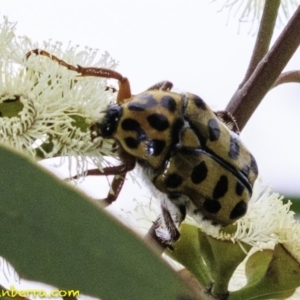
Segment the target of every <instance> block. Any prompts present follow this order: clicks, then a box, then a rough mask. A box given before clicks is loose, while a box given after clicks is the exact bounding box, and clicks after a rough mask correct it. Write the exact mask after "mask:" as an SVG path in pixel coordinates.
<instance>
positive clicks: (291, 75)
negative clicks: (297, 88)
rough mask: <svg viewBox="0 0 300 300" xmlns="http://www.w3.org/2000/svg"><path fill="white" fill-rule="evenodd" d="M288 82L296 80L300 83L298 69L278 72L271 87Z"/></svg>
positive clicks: (299, 71)
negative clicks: (278, 74)
mask: <svg viewBox="0 0 300 300" xmlns="http://www.w3.org/2000/svg"><path fill="white" fill-rule="evenodd" d="M289 82H298V83H300V70H297V71H289V72H285V73H282V74H280V76H279V77H278V78H277V80H276V81H275V83H274V84H273V86H272V88H274V87H276V86H278V85H280V84H283V83H289Z"/></svg>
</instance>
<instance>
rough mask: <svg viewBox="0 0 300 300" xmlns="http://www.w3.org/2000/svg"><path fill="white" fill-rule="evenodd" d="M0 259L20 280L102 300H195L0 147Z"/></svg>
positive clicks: (120, 232)
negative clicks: (31, 281) (4, 259)
mask: <svg viewBox="0 0 300 300" xmlns="http://www.w3.org/2000/svg"><path fill="white" fill-rule="evenodd" d="M0 166H1V168H0V180H1V185H0V230H1V240H0V255H1V256H3V257H4V258H6V259H7V260H8V261H9V262H10V263H12V265H13V266H14V267H15V268H16V270H17V272H18V273H19V274H20V276H21V277H23V278H27V279H30V280H34V281H40V282H44V283H47V284H50V285H53V286H55V287H56V288H59V289H63V290H70V289H77V290H79V291H80V293H82V294H88V295H91V296H95V297H99V298H101V299H104V300H114V299H116V300H120V299H131V300H134V299H136V300H141V299H143V300H147V299H149V300H153V299H157V300H161V299H164V300H166V299H170V300H175V299H176V300H182V299H185V300H188V299H200V298H199V297H197V298H196V297H195V296H194V295H192V292H191V291H190V289H189V287H188V286H187V284H186V283H185V282H183V281H182V279H181V278H180V277H179V276H178V275H177V274H175V273H174V272H173V271H172V270H171V269H170V268H169V266H167V265H166V264H165V263H164V262H163V261H162V260H161V259H160V258H159V257H158V256H157V255H156V254H155V253H154V252H153V251H152V250H150V249H149V248H148V247H147V246H146V245H145V244H144V243H143V242H142V241H141V240H139V238H137V237H136V236H135V235H134V234H132V233H131V232H129V231H128V230H127V229H126V228H124V227H123V226H122V225H120V223H119V222H117V221H116V220H114V219H113V218H111V217H110V216H109V215H108V214H107V213H106V212H105V211H102V210H101V209H100V208H99V207H98V206H96V205H95V204H94V203H93V202H92V201H90V200H88V199H86V198H85V197H84V196H83V195H82V194H81V193H79V192H77V191H75V190H73V189H71V188H70V187H69V186H67V185H66V184H64V183H62V182H60V181H58V180H57V179H56V178H54V177H53V176H52V175H50V174H49V173H48V172H46V171H44V170H42V169H41V168H39V167H38V166H37V165H36V164H35V163H33V162H31V161H29V160H28V159H26V158H24V157H23V156H20V155H18V154H17V153H15V152H13V151H10V150H8V149H7V148H2V147H0Z"/></svg>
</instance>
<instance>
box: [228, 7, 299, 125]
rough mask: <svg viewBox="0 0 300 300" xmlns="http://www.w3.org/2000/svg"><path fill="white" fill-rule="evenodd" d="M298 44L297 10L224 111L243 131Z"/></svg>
mask: <svg viewBox="0 0 300 300" xmlns="http://www.w3.org/2000/svg"><path fill="white" fill-rule="evenodd" d="M299 44H300V6H299V7H298V8H297V10H296V12H295V13H294V15H293V17H292V18H291V20H290V21H289V23H288V24H287V25H286V27H285V28H284V30H283V32H282V33H281V35H280V36H279V37H278V39H277V41H276V42H275V44H274V46H273V47H272V48H271V50H270V51H269V52H268V53H267V54H266V55H265V56H264V58H263V59H262V60H261V61H260V63H259V64H258V66H257V67H256V69H255V71H254V72H253V74H252V75H251V77H250V78H249V79H248V80H247V82H246V83H245V84H244V85H243V86H242V87H241V88H240V89H238V90H237V91H236V92H235V94H234V95H233V97H232V99H231V100H230V102H229V104H228V105H227V107H226V110H227V111H229V112H230V113H231V114H232V115H233V116H234V117H235V118H236V121H237V123H238V125H239V127H240V129H241V130H242V129H243V128H244V127H245V125H246V123H247V121H248V120H249V118H250V117H251V115H252V114H253V112H254V111H255V109H256V108H257V107H258V105H259V103H260V102H261V100H262V99H263V98H264V96H265V95H266V93H267V92H268V91H269V89H270V88H271V87H272V85H273V84H274V82H275V81H276V79H277V78H278V76H279V75H280V73H281V72H282V70H283V68H284V67H285V66H286V64H287V63H288V61H289V60H290V58H291V57H292V55H293V54H294V52H295V51H296V49H297V48H298V46H299Z"/></svg>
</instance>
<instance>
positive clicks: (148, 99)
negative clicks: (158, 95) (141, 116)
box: [128, 94, 157, 111]
mask: <svg viewBox="0 0 300 300" xmlns="http://www.w3.org/2000/svg"><path fill="white" fill-rule="evenodd" d="M156 105H157V102H156V100H155V99H154V98H153V96H152V95H151V94H142V95H139V96H138V97H137V98H136V99H134V100H133V101H131V102H130V103H128V109H129V110H131V111H144V110H147V109H149V108H152V107H155V106H156Z"/></svg>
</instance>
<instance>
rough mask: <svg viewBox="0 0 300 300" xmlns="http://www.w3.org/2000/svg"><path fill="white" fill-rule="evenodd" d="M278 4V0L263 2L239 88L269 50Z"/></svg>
mask: <svg viewBox="0 0 300 300" xmlns="http://www.w3.org/2000/svg"><path fill="white" fill-rule="evenodd" d="M279 6H280V0H266V2H265V6H264V11H263V15H262V18H261V21H260V25H259V30H258V34H257V38H256V42H255V46H254V50H253V54H252V57H251V60H250V63H249V66H248V69H247V71H246V75H245V78H244V80H243V81H242V82H241V84H240V85H239V88H241V87H242V86H243V85H244V84H245V83H246V81H247V80H248V79H249V78H250V76H251V75H252V73H253V72H254V70H255V68H256V67H257V65H258V63H259V62H260V61H261V60H262V58H263V57H264V55H265V54H266V53H267V52H268V50H269V46H270V43H271V38H272V35H273V31H274V27H275V23H276V18H277V14H278V9H279Z"/></svg>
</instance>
